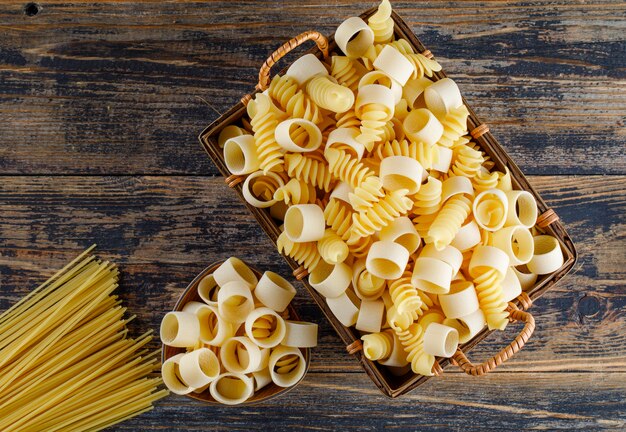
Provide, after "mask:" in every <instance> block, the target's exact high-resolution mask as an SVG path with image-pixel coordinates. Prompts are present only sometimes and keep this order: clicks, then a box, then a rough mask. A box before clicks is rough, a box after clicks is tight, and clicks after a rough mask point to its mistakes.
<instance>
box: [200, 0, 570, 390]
mask: <svg viewBox="0 0 626 432" xmlns="http://www.w3.org/2000/svg"><path fill="white" fill-rule="evenodd" d="M375 12H376V8H372V9H370V10H368V11H367V12H365V13H363V14H362V15H361V18H363V19H364V20H367V18H368V17H370V16H371V15H372V14H373V13H375ZM392 17H393V20H394V22H395V35H396V38H404V39H406V40H407V41H408V42H409V43H410V44H411V45H412V46H413V49H414V51H415V52H418V53H423V54H425V55H427V56H432V53H430V51H428V50H426V48H425V47H424V45H422V43H421V42H420V41H419V40H418V38H417V37H416V36H415V35H414V34H413V32H412V31H411V29H410V28H409V27H408V25H407V24H406V23H405V22H404V21H403V20H402V18H400V17H399V16H398V15H397V14H396V13H395V12H393V14H392ZM305 40H314V41H315V42H316V43H317V44H318V47H316V48H313V49H311V50H309V51H307V53H313V54H315V55H317V56H318V57H320V58H322V53H323V52H322V50H321V49H320V47H321V48H323V49H326V46H325V43H327V42H328V50H329V51H330V52H331V53H332V52H338V50H337V47H336V45H335V43H334V41H333V40H332V38H329V39H328V40H326V38H324V37H323V36H322V35H320V34H319V33H317V32H306V33H303V34H302V35H300V36H299V37H297V38H294V39H292V40H291V41H289V42H287V43H285V44H284V45H283V46H282V47H281V48H279V49H278V50H277V51H276V52H274V53H273V54H272V55H271V56H270V57H269V58H268V60H267V61H266V62H265V64H264V65H263V67H262V69H261V73H260V81H259V85H258V86H257V87H256V89H255V91H254V92H253V93H252V94H250V95H245V96H244V97H243V98H242V100H241V101H240V102H239V103H237V104H236V105H235V106H233V107H232V108H231V109H230V110H228V112H226V113H225V114H223V115H222V116H221V117H220V118H218V119H217V120H216V121H214V122H213V123H212V124H211V125H209V126H208V127H207V128H206V129H205V130H204V131H203V132H202V133H201V134H200V137H199V138H200V142H201V144H202V146H203V148H204V149H205V150H206V152H207V153H208V155H209V156H210V158H211V159H212V160H213V162H214V163H215V165H216V166H217V168H218V169H219V171H220V172H221V173H222V175H224V177H225V178H226V183H227V184H228V185H229V186H231V188H232V189H234V190H235V191H236V192H237V194H238V195H239V197H240V198H241V200H242V201H243V202H244V203H245V204H246V206H247V207H248V208H249V209H250V212H252V214H253V215H254V216H255V218H256V219H257V221H258V222H259V225H261V228H263V230H264V231H265V233H266V234H267V235H268V236H269V238H270V239H271V240H272V241H273V242H274V244H275V243H276V239H277V238H278V236H279V235H280V229H279V227H278V224H277V223H276V221H275V220H274V219H273V218H272V217H271V216H270V215H269V212H268V211H266V210H264V209H259V208H256V207H253V206H251V205H249V204H248V203H246V201H245V200H244V198H243V194H242V190H241V182H242V180H243V179H242V178H241V177H238V176H230V173H229V171H228V169H227V168H226V164H225V163H224V157H223V154H222V150H221V149H220V147H219V146H218V143H217V137H218V135H219V133H220V131H221V130H222V129H223V128H224V127H226V126H228V125H231V124H235V123H239V124H241V120H242V117H244V116H245V115H246V106H245V103H247V101H249V100H250V97H252V96H254V94H255V93H257V92H259V91H262V90H263V89H264V88H265V86H266V85H267V84H268V81H269V80H268V77H269V69H270V67H271V66H272V65H273V64H274V63H275V62H276V61H278V59H280V58H281V57H282V56H284V55H285V54H286V53H288V52H289V51H290V50H291V49H293V48H295V47H296V46H298V45H300V44H301V43H302V42H304V41H305ZM283 72H284V70H283ZM445 77H446V74H445V73H444V72H443V71H441V72H437V73H435V76H434V77H433V79H435V80H439V79H441V78H445ZM463 102H464V103H465V105H466V106H467V108H468V110H469V112H470V116H469V118H468V129H469V131H470V135H471V136H472V137H473V138H474V140H475V141H476V142H477V143H478V144H479V145H480V146H481V147H482V149H483V150H484V151H485V152H486V153H487V154H488V155H489V156H490V157H491V159H492V160H493V161H494V162H495V165H496V167H497V168H498V170H500V171H502V172H504V169H505V167H506V168H508V169H509V171H510V173H511V177H512V180H513V186H514V188H515V189H520V190H526V191H529V192H530V193H532V194H533V195H534V197H535V199H536V200H537V205H538V207H539V214H540V216H539V218H538V220H537V225H538V226H539V227H540V228H541V229H542V230H543V231H545V233H546V234H550V235H552V236H554V237H556V238H557V239H558V240H559V242H560V244H561V248H562V250H563V252H564V256H565V262H564V264H563V266H562V267H561V268H560V269H559V270H557V271H556V272H554V273H552V274H550V275H546V276H542V277H541V278H539V279H538V281H537V283H536V284H535V286H534V287H533V288H532V289H530V290H527V291H526V292H523V293H522V294H521V295H520V296H519V297H518V298H517V299H515V300H514V301H512V302H510V303H509V311H510V319H511V321H522V322H524V323H525V325H524V328H523V329H522V330H521V332H520V333H519V334H518V335H517V337H515V339H514V340H513V341H512V342H511V343H510V344H509V345H508V346H507V347H505V348H504V349H502V350H501V351H500V352H499V353H498V354H496V355H494V356H493V357H492V358H490V359H488V360H487V361H485V362H483V363H482V364H480V365H477V366H474V365H473V364H472V363H471V362H470V361H469V360H468V359H467V357H466V354H467V353H468V352H469V351H470V350H471V349H472V348H473V347H474V346H476V345H477V344H478V343H480V342H481V341H482V340H483V339H484V338H485V337H487V336H488V335H489V334H490V333H491V331H489V330H487V329H484V330H483V331H482V332H480V333H479V334H478V335H477V336H475V337H474V338H473V339H472V340H471V341H469V342H468V343H465V344H463V345H461V346H460V347H459V350H458V351H457V353H456V354H455V355H454V356H453V357H452V359H437V362H436V365H435V369H434V372H435V374H436V375H438V374H441V373H442V372H443V368H444V367H446V366H447V365H449V364H451V363H453V364H456V365H458V366H459V367H461V369H463V371H465V372H466V373H468V374H471V375H484V374H485V373H488V372H489V371H490V370H493V369H494V368H495V367H496V366H498V365H499V364H501V363H503V362H504V361H506V360H507V359H508V358H510V357H511V356H512V355H513V354H515V353H516V352H517V351H519V350H520V349H521V348H522V347H523V345H524V343H525V342H526V341H527V340H528V338H529V337H530V335H531V334H532V331H533V329H534V318H533V317H532V315H530V313H528V312H525V310H526V309H528V308H529V307H530V306H531V305H532V301H533V300H535V299H537V298H538V297H540V296H542V295H543V294H544V293H545V292H546V291H547V290H549V289H550V288H551V287H553V286H554V284H555V283H557V282H558V281H559V280H560V279H561V278H562V277H563V276H565V275H566V274H567V273H568V272H569V271H570V270H571V269H572V267H573V266H574V263H575V262H576V259H577V253H576V249H575V247H574V244H573V242H572V240H571V238H570V237H569V235H568V234H567V232H566V231H565V229H564V228H563V225H562V224H561V223H560V222H559V218H558V216H557V215H556V213H555V212H554V211H553V210H551V209H549V208H548V206H547V205H546V203H545V202H544V201H543V200H542V199H541V197H540V196H539V194H538V193H537V192H536V191H535V190H534V189H533V187H532V186H531V185H530V184H529V183H528V180H527V179H526V177H524V175H523V174H522V172H521V171H520V169H519V168H518V167H517V165H515V163H514V162H513V161H512V160H511V158H510V157H509V156H508V155H507V154H506V152H505V151H504V149H503V148H502V146H501V145H500V144H499V143H498V141H497V140H496V139H495V138H494V137H493V136H492V135H491V133H490V132H489V128H488V127H487V125H486V124H485V123H483V122H481V121H480V120H479V119H478V117H477V116H476V113H474V111H473V110H472V109H471V107H470V106H469V105H468V104H467V101H465V99H464V100H463ZM285 259H286V260H287V262H288V263H289V265H290V266H291V268H292V269H293V270H294V276H296V278H297V279H299V280H301V282H302V283H303V284H304V286H305V288H306V289H307V291H308V292H309V294H310V295H311V297H313V299H314V300H315V302H316V303H317V305H318V306H319V307H320V309H321V310H322V312H323V313H324V315H326V318H327V319H328V320H329V321H330V323H331V324H332V326H333V327H334V328H335V330H336V331H337V334H338V335H339V337H340V338H341V339H342V341H343V343H344V344H345V345H346V349H347V352H348V355H353V356H354V357H355V358H356V360H357V361H358V362H359V363H360V364H361V366H362V367H363V369H364V370H365V372H366V373H367V374H368V375H369V376H370V378H371V379H372V381H373V382H374V384H376V386H377V387H378V388H379V389H380V390H381V391H382V392H383V393H384V394H385V395H387V396H389V397H392V398H393V397H397V396H400V395H402V394H405V393H407V392H409V391H411V390H413V389H414V388H415V387H417V386H419V385H421V384H423V383H424V382H426V380H428V379H429V378H430V377H426V376H421V375H415V374H413V373H412V372H410V373H408V374H406V375H403V376H394V375H392V374H391V373H389V371H388V370H387V369H386V368H385V367H384V366H380V365H378V364H377V363H374V362H371V361H369V360H367V359H366V358H365V356H363V354H362V350H361V348H362V345H361V343H360V335H359V334H358V332H357V331H356V330H354V329H352V328H346V327H344V326H343V325H342V324H341V323H340V322H339V321H338V320H337V318H335V316H334V315H333V314H332V312H331V311H330V309H329V307H328V306H327V304H326V302H325V300H324V297H322V296H321V295H320V294H319V293H318V292H317V291H316V290H315V289H313V288H312V287H311V286H310V285H309V283H308V282H307V279H306V278H305V277H304V276H306V271H304V269H303V268H301V267H300V265H299V264H298V263H297V262H295V261H294V260H292V259H291V258H288V257H285Z"/></svg>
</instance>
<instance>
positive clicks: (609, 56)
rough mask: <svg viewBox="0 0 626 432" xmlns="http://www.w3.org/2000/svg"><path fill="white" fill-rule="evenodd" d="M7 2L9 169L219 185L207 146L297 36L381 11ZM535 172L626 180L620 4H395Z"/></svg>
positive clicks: (4, 63) (3, 73)
mask: <svg viewBox="0 0 626 432" xmlns="http://www.w3.org/2000/svg"><path fill="white" fill-rule="evenodd" d="M24 4H25V2H23V1H21V2H16V1H9V2H3V3H2V4H1V5H0V28H1V29H2V34H0V100H1V101H2V102H1V104H0V135H1V136H2V137H3V139H4V142H5V143H6V144H5V145H2V146H0V172H1V173H6V174H9V173H20V174H58V173H61V172H67V173H74V174H84V173H92V174H167V173H175V174H188V175H191V174H214V173H215V172H216V171H215V169H214V167H213V166H212V165H211V164H210V163H209V162H208V161H207V159H206V158H205V157H204V156H203V154H202V151H201V149H200V147H199V145H198V144H197V141H196V135H197V134H198V133H199V132H200V131H201V130H202V128H203V127H204V126H206V125H207V124H208V123H209V122H210V121H212V120H213V119H215V118H216V116H217V114H216V111H218V112H223V111H225V110H226V109H227V108H228V107H229V106H231V105H232V104H233V103H234V102H235V101H236V100H237V99H238V98H239V97H240V96H241V95H242V94H244V93H245V92H247V91H249V90H250V89H251V88H252V86H253V85H254V81H255V77H256V73H257V68H258V67H259V65H260V64H261V62H262V61H263V60H264V59H265V57H266V56H267V55H268V54H269V53H270V52H271V51H272V50H273V49H275V48H276V47H277V46H278V45H279V44H281V43H282V42H284V41H285V40H286V39H288V38H289V37H292V36H294V35H296V34H297V33H299V32H301V31H304V30H308V29H318V30H320V31H323V32H324V33H327V34H329V33H331V32H332V31H333V30H334V28H335V27H336V26H337V25H338V24H339V23H340V22H341V20H342V19H343V18H344V17H347V16H350V15H355V14H358V13H360V12H362V11H363V10H364V9H366V8H368V7H369V6H370V5H371V4H370V3H369V2H368V3H365V4H363V3H358V2H348V1H337V2H332V3H331V4H328V3H327V2H324V1H320V0H314V1H311V2H307V3H306V4H305V5H304V4H302V3H301V2H300V3H298V2H294V3H289V2H281V3H280V7H278V8H276V7H273V5H272V4H270V3H267V2H223V1H211V2H184V1H182V2H171V3H170V2H168V3H161V2H158V3H151V2H101V3H96V4H93V3H83V2H57V1H52V2H45V3H42V9H41V11H40V12H39V13H38V14H37V15H35V16H32V17H29V16H26V15H25V14H24V12H23V7H24ZM394 5H395V7H396V9H397V10H398V12H399V13H400V15H402V16H403V17H404V18H405V19H406V20H407V21H408V22H409V23H410V24H411V26H412V27H413V29H414V30H415V31H416V33H417V34H418V35H419V37H420V38H421V39H422V40H423V41H424V43H425V44H426V45H427V46H429V48H431V49H432V50H433V52H434V53H435V54H436V55H437V58H438V59H439V60H440V61H441V63H442V64H443V66H444V68H445V69H446V70H447V71H448V72H449V74H450V76H452V77H453V78H455V79H456V80H457V81H458V82H459V84H460V86H461V88H462V90H463V92H464V94H465V95H466V96H467V99H468V100H469V101H470V103H471V104H472V106H473V107H474V108H475V109H476V111H477V112H478V113H479V115H480V116H481V117H482V118H484V119H485V120H486V121H487V122H488V123H489V124H490V125H491V126H492V129H493V131H494V133H495V134H496V136H497V137H498V138H499V139H500V140H501V142H502V143H503V144H504V145H505V147H506V149H507V150H508V151H510V153H511V155H512V156H513V159H514V160H515V161H516V162H518V164H519V165H520V166H521V168H522V169H523V170H524V171H525V172H526V173H529V174H546V175H548V174H552V175H553V174H601V173H607V174H624V173H626V156H625V152H624V148H625V144H626V135H625V134H624V130H625V129H624V112H625V108H626V92H624V78H625V77H626V68H625V66H626V63H625V62H626V56H625V55H624V53H625V50H626V44H625V43H624V40H623V33H624V30H625V27H626V24H625V23H626V20H624V19H623V18H624V15H625V14H626V7H625V6H624V3H623V2H620V1H617V0H609V1H604V0H603V1H597V2H570V1H564V0H559V1H530V2H521V1H519V2H516V1H502V0H491V1H477V2H465V1H464V2H452V1H441V2H430V3H425V2H420V3H419V4H415V3H413V2H394Z"/></svg>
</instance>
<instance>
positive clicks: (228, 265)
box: [213, 257, 258, 289]
mask: <svg viewBox="0 0 626 432" xmlns="http://www.w3.org/2000/svg"><path fill="white" fill-rule="evenodd" d="M213 279H215V282H217V284H218V285H219V286H221V287H223V286H224V285H226V284H227V283H228V282H233V281H238V282H242V283H244V284H246V285H248V286H249V287H250V289H253V288H254V287H255V286H256V284H257V283H258V279H257V277H256V275H255V274H254V272H253V271H252V270H251V269H250V267H248V266H247V265H246V263H245V262H243V261H242V260H240V259H239V258H236V257H230V258H228V259H227V260H226V261H224V262H223V263H222V264H220V266H219V267H218V268H216V269H215V271H214V272H213Z"/></svg>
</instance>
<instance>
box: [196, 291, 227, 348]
mask: <svg viewBox="0 0 626 432" xmlns="http://www.w3.org/2000/svg"><path fill="white" fill-rule="evenodd" d="M197 315H198V319H199V320H200V342H202V343H204V344H207V345H212V346H218V347H219V346H222V344H223V343H224V342H225V341H226V340H227V339H228V338H231V337H233V336H234V335H235V330H236V328H235V327H234V326H233V325H232V324H231V323H229V322H228V321H226V320H225V319H224V318H222V316H221V315H220V314H219V310H218V307H217V301H216V302H215V306H211V305H207V306H206V308H204V307H203V308H202V309H200V310H198V312H197Z"/></svg>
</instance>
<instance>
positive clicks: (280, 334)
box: [160, 257, 317, 405]
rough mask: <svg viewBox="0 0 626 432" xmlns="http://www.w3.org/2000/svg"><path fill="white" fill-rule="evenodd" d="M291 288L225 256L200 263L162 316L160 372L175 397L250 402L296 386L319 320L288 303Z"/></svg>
mask: <svg viewBox="0 0 626 432" xmlns="http://www.w3.org/2000/svg"><path fill="white" fill-rule="evenodd" d="M295 294H296V289H295V288H294V287H293V286H292V285H291V284H290V283H289V282H288V281H287V280H285V279H283V278H282V277H281V276H279V275H278V274H276V273H273V272H270V271H266V272H264V273H261V272H260V271H259V270H257V269H256V268H254V267H250V266H248V265H247V264H246V263H244V262H243V261H241V260H240V259H238V258H234V257H231V258H229V259H227V260H225V261H221V262H217V263H215V264H212V265H210V266H209V267H207V268H206V269H204V270H203V271H202V272H201V273H200V274H199V275H198V276H196V278H195V279H194V280H193V281H192V282H191V283H190V284H189V286H188V287H187V288H186V289H185V291H184V292H183V293H182V294H181V296H180V298H179V299H178V301H177V303H176V305H175V306H174V310H173V311H171V312H168V313H167V314H165V316H164V317H163V320H162V322H161V330H160V335H161V341H162V342H163V348H162V352H161V357H162V367H161V374H162V376H163V382H164V383H165V384H166V386H167V387H168V388H169V389H170V390H171V391H172V393H175V394H178V395H185V396H188V397H190V398H192V399H196V400H199V401H202V402H206V403H209V404H223V405H250V404H255V403H259V402H264V401H268V400H270V399H272V398H274V397H278V396H280V395H282V394H284V393H286V392H288V391H289V390H291V389H292V388H294V387H295V386H296V385H298V384H299V383H300V382H301V381H302V379H303V378H304V376H305V375H306V372H307V370H308V368H309V362H310V350H309V348H312V347H314V346H316V345H317V324H312V323H306V322H301V321H300V319H299V317H298V314H297V313H296V311H295V309H294V308H293V306H292V305H291V304H290V303H291V300H292V299H293V297H294V296H295Z"/></svg>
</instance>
